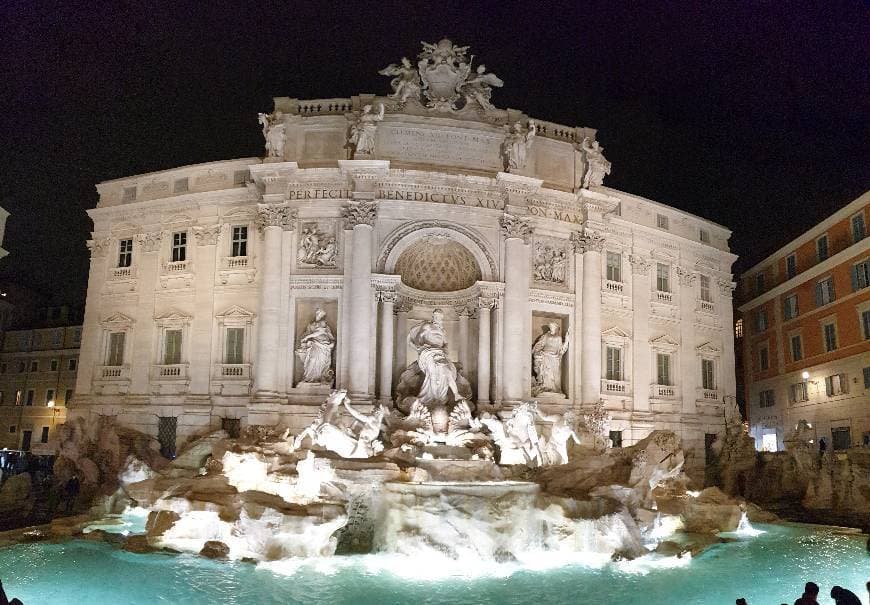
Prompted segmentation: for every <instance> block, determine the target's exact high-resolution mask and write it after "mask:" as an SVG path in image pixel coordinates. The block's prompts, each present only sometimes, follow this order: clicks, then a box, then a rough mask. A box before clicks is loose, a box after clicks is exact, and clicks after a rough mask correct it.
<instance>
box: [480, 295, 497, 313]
mask: <svg viewBox="0 0 870 605" xmlns="http://www.w3.org/2000/svg"><path fill="white" fill-rule="evenodd" d="M475 302H476V304H477V308H478V309H486V310H489V311H491V310H492V309H495V308H496V307H498V298H495V297H490V296H478V297H477V300H476V301H475Z"/></svg>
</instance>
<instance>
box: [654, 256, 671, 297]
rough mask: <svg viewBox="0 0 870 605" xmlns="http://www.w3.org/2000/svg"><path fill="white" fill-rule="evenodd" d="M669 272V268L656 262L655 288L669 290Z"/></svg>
mask: <svg viewBox="0 0 870 605" xmlns="http://www.w3.org/2000/svg"><path fill="white" fill-rule="evenodd" d="M670 272H671V268H670V267H668V266H667V265H665V264H663V263H656V289H657V290H658V291H659V292H670V291H671V282H670Z"/></svg>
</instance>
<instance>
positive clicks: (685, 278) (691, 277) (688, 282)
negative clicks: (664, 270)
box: [674, 265, 698, 286]
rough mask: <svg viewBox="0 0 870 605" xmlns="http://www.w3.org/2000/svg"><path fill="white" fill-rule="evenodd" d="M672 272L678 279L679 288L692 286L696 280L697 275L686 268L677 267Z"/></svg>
mask: <svg viewBox="0 0 870 605" xmlns="http://www.w3.org/2000/svg"><path fill="white" fill-rule="evenodd" d="M674 271H675V272H676V274H677V277H679V279H680V285H681V286H694V285H695V282H696V281H697V280H698V274H697V273H695V272H694V271H692V270H691V269H687V268H686V267H680V266H679V265H678V266H677V267H676V268H675V269H674Z"/></svg>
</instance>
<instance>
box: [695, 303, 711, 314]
mask: <svg viewBox="0 0 870 605" xmlns="http://www.w3.org/2000/svg"><path fill="white" fill-rule="evenodd" d="M695 310H696V311H700V312H701V313H709V314H711V315H715V314H716V303H713V302H710V301H709V300H697V301H696V305H695Z"/></svg>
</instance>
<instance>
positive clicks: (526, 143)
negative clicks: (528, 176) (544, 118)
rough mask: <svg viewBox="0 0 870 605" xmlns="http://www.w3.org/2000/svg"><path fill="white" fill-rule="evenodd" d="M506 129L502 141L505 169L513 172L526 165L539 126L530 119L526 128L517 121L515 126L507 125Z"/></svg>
mask: <svg viewBox="0 0 870 605" xmlns="http://www.w3.org/2000/svg"><path fill="white" fill-rule="evenodd" d="M505 129H507V132H506V133H505V137H504V142H503V143H502V155H503V156H504V160H505V170H507V172H511V171H512V170H514V169H520V168H524V167H525V165H526V155H527V153H528V151H529V147H531V145H532V140H534V138H535V135H536V134H537V132H538V127H537V125H536V124H535V123H534V122H533V121H532V120H529V126H528V128H526V129H523V126H522V124H520V123H519V122H516V123H515V124H514V125H513V128H509V127H507V126H505Z"/></svg>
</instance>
